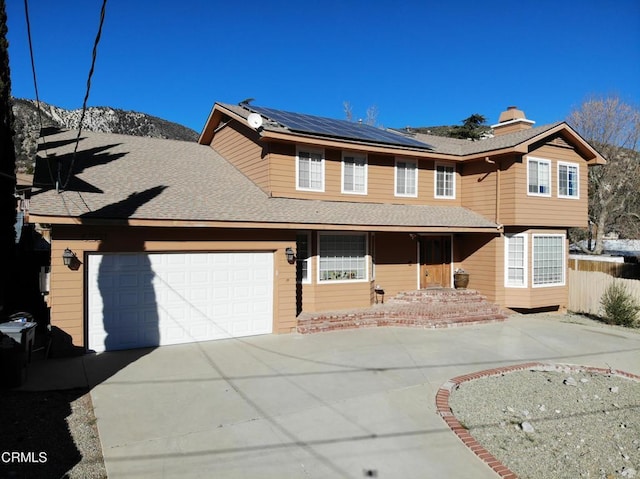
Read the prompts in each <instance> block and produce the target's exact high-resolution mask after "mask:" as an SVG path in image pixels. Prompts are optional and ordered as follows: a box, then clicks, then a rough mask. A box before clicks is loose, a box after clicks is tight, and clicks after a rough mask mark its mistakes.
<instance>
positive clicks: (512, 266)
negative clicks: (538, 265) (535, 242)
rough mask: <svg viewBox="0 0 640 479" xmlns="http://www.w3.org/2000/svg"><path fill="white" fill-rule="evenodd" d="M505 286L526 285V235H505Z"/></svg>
mask: <svg viewBox="0 0 640 479" xmlns="http://www.w3.org/2000/svg"><path fill="white" fill-rule="evenodd" d="M505 241H506V245H505V246H506V247H505V258H504V262H505V277H504V282H505V286H508V287H511V288H526V287H527V235H524V234H516V235H506V236H505Z"/></svg>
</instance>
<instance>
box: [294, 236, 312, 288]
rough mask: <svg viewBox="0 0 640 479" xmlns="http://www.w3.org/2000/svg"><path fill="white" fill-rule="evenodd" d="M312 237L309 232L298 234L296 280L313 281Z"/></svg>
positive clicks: (306, 282)
mask: <svg viewBox="0 0 640 479" xmlns="http://www.w3.org/2000/svg"><path fill="white" fill-rule="evenodd" d="M310 240H311V238H310V235H309V233H299V234H297V235H296V280H297V282H298V283H302V284H308V283H311V241H310Z"/></svg>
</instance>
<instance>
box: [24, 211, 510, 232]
mask: <svg viewBox="0 0 640 479" xmlns="http://www.w3.org/2000/svg"><path fill="white" fill-rule="evenodd" d="M29 222H30V223H40V224H50V225H74V226H132V227H157V228H176V227H178V228H232V229H234V228H236V229H285V230H305V229H322V230H331V231H379V232H400V233H402V232H407V233H496V234H497V233H500V232H501V231H502V228H501V226H500V225H496V226H495V227H494V226H477V227H472V226H413V225H375V224H367V225H362V224H360V225H359V224H328V223H300V222H296V223H279V222H247V221H199V220H164V219H140V218H130V219H102V218H78V217H71V216H47V215H33V214H32V215H30V216H29Z"/></svg>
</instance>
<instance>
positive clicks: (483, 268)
mask: <svg viewBox="0 0 640 479" xmlns="http://www.w3.org/2000/svg"><path fill="white" fill-rule="evenodd" d="M454 241H455V242H456V243H458V246H455V247H454V253H455V255H454V260H455V262H456V267H461V268H463V269H464V270H465V271H466V272H467V273H469V286H468V287H469V289H475V290H477V291H479V292H480V293H481V294H483V295H484V296H486V297H487V299H488V300H489V301H493V302H496V303H498V304H501V294H502V292H501V290H500V285H499V283H498V278H499V277H501V276H499V275H500V271H502V269H503V262H504V259H503V255H501V248H500V244H499V241H500V237H499V235H497V234H496V235H491V234H476V235H470V234H469V235H460V237H459V238H456V239H454Z"/></svg>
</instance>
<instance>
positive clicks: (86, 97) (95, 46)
mask: <svg viewBox="0 0 640 479" xmlns="http://www.w3.org/2000/svg"><path fill="white" fill-rule="evenodd" d="M25 1H26V0H25ZM106 8H107V0H103V2H102V10H101V11H100V25H99V26H98V33H97V35H96V39H95V41H94V42H93V53H92V58H91V68H90V69H89V76H88V78H87V91H86V93H85V95H84V102H83V103H82V114H81V115H80V124H79V125H78V136H77V137H76V145H75V147H74V148H73V155H72V156H71V164H70V165H69V171H68V172H67V178H66V180H65V182H64V183H63V184H62V189H65V188H66V187H67V185H68V184H69V180H70V179H71V175H72V174H73V165H74V163H75V161H76V154H77V152H78V145H79V144H80V135H81V134H82V123H83V121H84V115H85V113H86V112H87V101H88V100H89V92H90V90H91V77H92V76H93V71H94V68H95V65H96V57H97V56H98V44H99V43H100V37H101V36H102V25H103V24H104V14H105V11H106ZM58 176H59V175H58Z"/></svg>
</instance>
